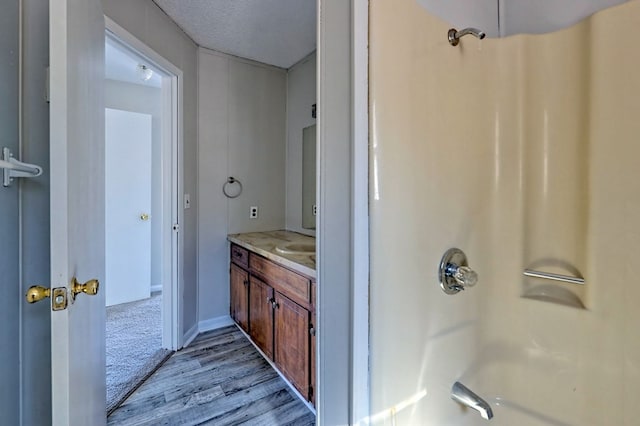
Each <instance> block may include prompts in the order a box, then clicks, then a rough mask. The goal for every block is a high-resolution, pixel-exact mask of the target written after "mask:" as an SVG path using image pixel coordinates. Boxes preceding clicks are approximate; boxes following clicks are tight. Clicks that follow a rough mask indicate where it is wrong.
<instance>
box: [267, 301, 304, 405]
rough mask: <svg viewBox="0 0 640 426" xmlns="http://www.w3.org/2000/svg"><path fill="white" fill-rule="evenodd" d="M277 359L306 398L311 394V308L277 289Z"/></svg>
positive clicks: (287, 375)
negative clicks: (301, 304)
mask: <svg viewBox="0 0 640 426" xmlns="http://www.w3.org/2000/svg"><path fill="white" fill-rule="evenodd" d="M274 316H275V338H274V340H275V343H274V345H275V355H276V356H275V362H276V365H277V366H278V367H279V368H280V370H281V371H282V372H283V373H284V375H285V376H286V377H287V378H288V379H289V380H290V381H291V383H293V385H294V386H295V387H296V389H298V391H299V392H300V393H301V394H302V396H304V397H305V398H309V367H310V364H309V361H310V358H309V348H310V339H309V316H310V314H309V311H308V310H306V309H305V308H303V307H302V306H300V305H298V304H297V303H295V302H292V301H291V300H289V299H288V298H287V297H285V296H283V295H281V294H280V293H278V292H276V305H275V313H274Z"/></svg>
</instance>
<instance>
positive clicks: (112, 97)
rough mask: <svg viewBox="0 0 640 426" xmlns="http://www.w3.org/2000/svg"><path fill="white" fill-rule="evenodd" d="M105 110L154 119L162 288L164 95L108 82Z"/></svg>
mask: <svg viewBox="0 0 640 426" xmlns="http://www.w3.org/2000/svg"><path fill="white" fill-rule="evenodd" d="M104 96H105V107H106V108H113V109H120V110H124V111H132V112H140V113H143V114H150V115H151V156H152V157H153V158H152V162H151V181H152V187H151V191H152V192H151V212H150V213H151V286H159V285H161V284H162V267H161V266H162V265H161V262H162V229H161V225H162V183H161V182H162V145H161V144H162V134H161V130H162V129H161V127H160V126H161V120H162V91H161V90H160V89H159V88H156V87H150V86H143V85H141V84H133V83H125V82H122V81H115V80H108V79H107V80H105V87H104Z"/></svg>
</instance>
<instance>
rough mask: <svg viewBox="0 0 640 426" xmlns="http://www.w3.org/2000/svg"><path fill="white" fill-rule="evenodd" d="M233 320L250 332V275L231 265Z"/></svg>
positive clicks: (231, 308) (231, 312) (231, 310)
mask: <svg viewBox="0 0 640 426" xmlns="http://www.w3.org/2000/svg"><path fill="white" fill-rule="evenodd" d="M230 314H231V318H233V320H234V321H235V322H236V323H237V324H238V325H239V326H240V327H242V329H243V330H244V331H246V332H249V273H248V272H247V271H245V270H244V269H242V268H240V267H238V266H237V265H234V264H233V263H232V264H231V307H230Z"/></svg>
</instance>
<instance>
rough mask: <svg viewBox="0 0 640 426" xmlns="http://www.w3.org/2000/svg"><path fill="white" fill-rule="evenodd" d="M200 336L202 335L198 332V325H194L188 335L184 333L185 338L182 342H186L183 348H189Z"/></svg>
mask: <svg viewBox="0 0 640 426" xmlns="http://www.w3.org/2000/svg"><path fill="white" fill-rule="evenodd" d="M198 334H200V331H199V330H198V323H196V324H193V327H191V328H190V329H189V330H188V331H187V332H186V333H184V336H183V337H182V341H183V342H184V343H183V344H182V348H186V347H187V346H189V345H190V344H191V342H193V339H195V338H196V337H198ZM182 348H181V349H182Z"/></svg>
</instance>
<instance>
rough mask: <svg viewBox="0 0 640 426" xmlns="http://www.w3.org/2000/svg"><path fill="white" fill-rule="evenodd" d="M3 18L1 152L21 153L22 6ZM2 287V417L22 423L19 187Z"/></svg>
mask: <svg viewBox="0 0 640 426" xmlns="http://www.w3.org/2000/svg"><path fill="white" fill-rule="evenodd" d="M3 6H4V7H3V11H2V16H0V28H2V33H0V75H2V78H1V79H0V148H1V147H5V146H6V147H8V148H11V150H12V151H14V152H16V153H17V151H18V65H19V63H18V59H19V56H18V22H19V19H18V2H17V1H15V0H12V1H8V2H5V4H4V5H3ZM0 206H1V207H2V208H1V209H0V285H1V286H2V287H1V289H2V292H3V294H4V296H5V298H6V300H7V301H9V303H5V306H4V307H3V309H1V310H0V321H1V323H2V326H1V327H0V339H1V340H0V341H2V342H3V344H2V350H1V351H0V373H1V374H2V380H3V384H2V386H0V413H2V417H3V421H6V422H7V423H9V424H17V423H18V419H19V407H20V405H19V393H18V392H16V389H18V386H19V384H20V375H19V371H20V370H19V368H18V366H19V361H20V359H19V353H20V352H19V350H20V347H19V345H17V344H16V343H18V342H19V338H18V335H19V330H20V328H19V325H20V324H19V315H20V313H19V307H20V306H21V304H22V303H23V302H22V298H21V297H20V292H19V274H18V184H17V183H16V184H14V185H13V186H12V187H11V188H3V187H0Z"/></svg>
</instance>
